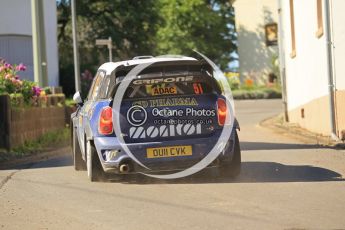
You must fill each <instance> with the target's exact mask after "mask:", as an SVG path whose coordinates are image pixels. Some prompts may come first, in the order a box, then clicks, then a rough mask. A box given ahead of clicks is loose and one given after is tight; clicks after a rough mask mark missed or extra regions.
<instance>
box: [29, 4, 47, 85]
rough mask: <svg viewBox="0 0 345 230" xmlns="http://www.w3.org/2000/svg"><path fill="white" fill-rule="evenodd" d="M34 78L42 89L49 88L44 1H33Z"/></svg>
mask: <svg viewBox="0 0 345 230" xmlns="http://www.w3.org/2000/svg"><path fill="white" fill-rule="evenodd" d="M31 22H32V48H33V60H34V78H35V82H37V83H38V85H39V86H40V87H45V86H48V74H47V54H46V40H45V30H44V9H43V0H38V1H37V0H31Z"/></svg>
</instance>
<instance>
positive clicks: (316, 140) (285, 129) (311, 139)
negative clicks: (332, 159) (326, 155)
mask: <svg viewBox="0 0 345 230" xmlns="http://www.w3.org/2000/svg"><path fill="white" fill-rule="evenodd" d="M260 126H262V127H266V128H269V129H272V130H273V131H275V132H277V133H280V134H284V135H288V136H290V137H292V138H294V139H297V140H299V141H301V142H303V143H306V144H316V145H320V146H327V147H332V148H335V149H345V143H344V142H337V141H334V140H332V139H331V137H329V136H322V135H320V134H316V133H313V132H310V131H308V130H306V129H304V128H301V127H300V126H299V125H297V124H292V123H287V122H285V121H284V118H283V115H282V114H280V115H278V116H274V117H270V118H267V119H265V120H263V121H261V122H260Z"/></svg>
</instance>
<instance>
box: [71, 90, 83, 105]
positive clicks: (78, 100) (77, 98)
mask: <svg viewBox="0 0 345 230" xmlns="http://www.w3.org/2000/svg"><path fill="white" fill-rule="evenodd" d="M73 101H75V103H77V104H78V105H83V99H81V96H80V92H79V91H78V92H76V93H75V94H74V95H73Z"/></svg>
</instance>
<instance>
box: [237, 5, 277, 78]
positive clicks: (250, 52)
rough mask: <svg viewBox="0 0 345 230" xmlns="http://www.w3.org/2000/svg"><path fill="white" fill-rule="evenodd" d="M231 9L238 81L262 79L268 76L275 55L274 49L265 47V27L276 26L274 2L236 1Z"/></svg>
mask: <svg viewBox="0 0 345 230" xmlns="http://www.w3.org/2000/svg"><path fill="white" fill-rule="evenodd" d="M234 8H235V15H236V30H237V33H238V54H239V62H240V72H241V77H251V78H258V79H263V78H265V75H267V74H269V73H270V72H271V68H272V64H271V63H272V56H273V55H278V47H277V46H270V47H267V46H266V43H265V25H266V24H268V23H272V22H275V23H278V13H277V1H276V0H236V1H235V2H234ZM266 79H267V78H265V80H266Z"/></svg>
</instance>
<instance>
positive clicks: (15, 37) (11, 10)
mask: <svg viewBox="0 0 345 230" xmlns="http://www.w3.org/2000/svg"><path fill="white" fill-rule="evenodd" d="M0 5H1V7H0V21H1V23H0V57H2V58H4V59H5V60H6V61H8V62H9V63H11V64H19V63H23V64H25V65H26V66H27V70H26V71H25V72H21V73H20V75H21V77H22V78H25V79H29V80H32V81H33V80H34V70H33V48H32V47H33V44H32V23H31V1H29V0H25V1H23V0H2V1H1V3H0ZM43 7H44V10H43V11H44V29H45V37H46V56H47V63H46V64H47V74H48V84H49V85H50V86H58V84H59V66H58V42H57V12H56V0H44V1H43Z"/></svg>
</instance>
